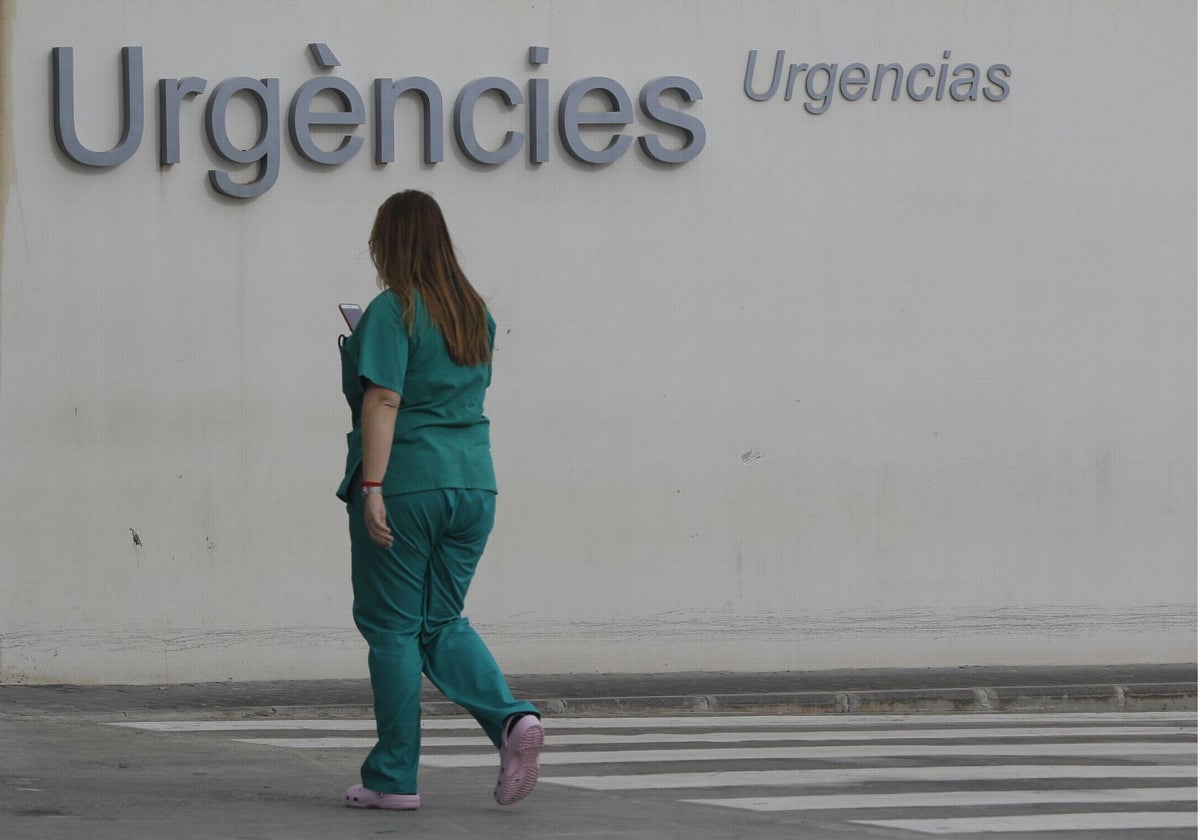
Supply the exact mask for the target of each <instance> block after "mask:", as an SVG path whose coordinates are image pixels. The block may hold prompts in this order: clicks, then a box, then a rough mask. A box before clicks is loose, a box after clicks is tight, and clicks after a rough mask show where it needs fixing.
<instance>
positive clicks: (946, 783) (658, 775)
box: [0, 708, 1196, 840]
mask: <svg viewBox="0 0 1200 840" xmlns="http://www.w3.org/2000/svg"><path fill="white" fill-rule="evenodd" d="M546 722H547V748H546V751H545V752H544V753H543V776H542V783H541V784H540V785H539V787H538V789H537V790H536V791H535V792H534V794H533V795H532V796H531V797H530V798H529V799H528V800H526V801H524V802H522V803H520V804H518V805H516V806H514V807H512V808H501V807H499V806H497V805H496V804H495V803H494V802H493V801H492V798H491V790H492V786H493V784H494V781H495V772H496V758H495V751H494V750H493V749H492V748H491V746H490V745H489V744H488V743H487V742H486V741H485V740H483V739H482V737H481V736H480V735H479V733H478V730H477V729H476V728H475V727H474V725H473V723H472V722H470V721H468V720H464V719H462V718H456V717H450V716H441V717H431V718H428V719H427V720H426V725H427V727H426V732H425V733H424V738H425V750H424V754H423V765H424V767H423V770H422V777H421V795H422V799H423V804H422V808H421V810H420V811H417V812H411V813H393V812H362V811H352V810H348V809H346V808H344V807H343V806H342V802H341V795H342V791H343V790H344V789H345V788H346V787H347V786H348V785H350V784H352V783H354V782H356V781H357V766H358V763H359V761H361V759H362V757H363V755H365V753H366V751H367V749H369V746H370V744H371V742H372V729H371V727H372V724H371V722H370V721H368V720H363V719H362V718H361V717H352V716H342V717H322V718H319V719H311V720H305V719H301V718H292V717H288V718H259V719H252V718H246V717H230V716H227V715H220V714H210V715H196V714H190V715H180V716H177V717H175V718H171V717H169V716H167V717H164V716H163V715H162V714H158V715H148V716H144V717H143V718H139V717H138V716H136V715H134V716H132V717H126V718H123V719H117V718H114V717H113V716H111V715H109V716H105V718H104V719H101V718H97V717H90V718H89V717H86V716H82V715H75V714H36V715H33V714H25V713H22V714H14V713H11V712H5V711H4V710H3V709H2V708H0V745H3V746H2V749H0V836H3V837H4V838H6V840H67V839H68V838H70V840H83V838H87V840H110V839H111V840H132V839H134V838H147V840H148V839H149V838H154V840H160V838H163V837H170V838H172V840H200V838H204V840H213V838H228V840H258V838H264V840H265V838H272V839H273V840H274V839H276V838H278V839H279V840H309V839H310V838H312V839H313V840H315V839H316V838H321V840H327V838H335V837H336V838H339V839H340V838H360V837H361V838H377V837H388V836H393V835H395V836H414V837H422V838H429V840H440V838H463V837H480V838H489V840H490V838H506V837H514V838H516V837H520V838H647V840H650V838H653V840H663V838H675V837H679V838H682V837H687V838H689V840H706V838H713V840H716V838H721V840H732V838H754V839H755V840H763V839H764V838H800V837H802V838H805V840H834V838H838V839H839V840H845V839H846V838H897V839H898V838H909V840H912V838H930V837H936V836H941V837H968V838H969V837H978V836H980V835H981V833H982V832H993V833H987V834H985V835H983V836H987V837H996V838H1001V840H1003V839H1004V838H1008V839H1009V840H1016V839H1017V838H1020V840H1077V838H1087V840H1151V838H1153V840H1182V838H1189V840H1190V838H1194V837H1195V836H1196V714H1195V712H1194V711H1171V712H1162V713H1155V712H1135V713H1074V712H1073V713H1052V714H1046V713H1035V714H1001V715H987V714H978V713H974V714H969V715H936V714H934V715H871V716H865V715H864V716H859V715H806V716H788V715H776V716H769V715H727V716H719V715H716V714H711V715H690V716H681V717H670V716H656V717H646V716H637V717H634V716H626V717H602V718H601V717H595V718H583V717H571V716H555V717H550V718H547V721H546ZM995 832H998V833H995Z"/></svg>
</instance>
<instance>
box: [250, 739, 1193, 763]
mask: <svg viewBox="0 0 1200 840" xmlns="http://www.w3.org/2000/svg"><path fill="white" fill-rule="evenodd" d="M245 740H246V741H247V742H249V743H254V744H265V745H269V746H275V747H286V746H289V745H290V746H293V747H294V746H299V745H297V744H296V743H294V742H293V741H292V739H286V738H282V739H281V738H248V739H245ZM301 740H305V741H310V742H311V743H307V744H303V745H302V746H307V747H319V746H321V745H320V744H319V743H316V742H320V741H326V740H331V739H324V738H313V739H301ZM374 743H375V742H374V741H371V744H372V745H373V744H374ZM1195 754H1196V745H1195V744H1179V743H1163V742H1157V743H1155V742H1134V743H1124V742H1117V741H1114V742H1111V743H1107V744H1040V743H1039V744H994V745H993V744H962V745H956V746H943V745H941V744H938V745H926V744H921V745H886V744H884V745H880V746H843V747H750V748H746V749H733V748H720V749H684V750H589V751H586V752H570V751H563V752H556V751H553V750H548V751H544V752H543V753H542V757H541V763H542V766H543V767H545V766H548V765H554V764H631V763H637V764H644V763H647V762H664V761H806V760H811V759H841V758H932V757H972V758H981V757H985V756H986V757H995V758H1002V757H1006V756H1009V757H1018V758H1032V757H1035V756H1036V757H1041V758H1115V757H1118V756H1168V755H1187V756H1194V755H1195ZM494 762H495V757H494V756H491V755H436V754H435V755H428V756H421V763H422V764H424V765H426V766H429V767H447V768H450V767H486V766H489V765H491V764H493V763H494Z"/></svg>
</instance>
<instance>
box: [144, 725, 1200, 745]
mask: <svg viewBox="0 0 1200 840" xmlns="http://www.w3.org/2000/svg"><path fill="white" fill-rule="evenodd" d="M236 722H237V723H241V722H242V721H236ZM279 722H282V721H279ZM305 723H306V724H308V725H305V726H262V725H258V726H238V727H236V728H233V727H231V728H229V729H228V730H227V731H246V732H267V731H271V730H276V731H278V730H294V731H324V732H367V731H370V732H374V731H375V722H374V721H325V722H324V725H322V722H321V721H305ZM472 723H473V721H472ZM331 724H340V725H331ZM347 724H353V725H347ZM557 724H558V721H547V722H546V728H547V731H548V732H550V733H551V734H552V739H553V744H552V746H556V747H557V746H563V747H566V746H585V745H591V744H609V745H613V746H617V745H622V744H696V743H707V744H739V743H746V742H749V741H770V742H772V743H778V742H780V741H914V740H931V741H961V740H971V739H976V740H991V739H997V738H1119V737H1138V736H1145V735H1147V734H1150V735H1162V736H1168V735H1195V734H1196V730H1195V729H1192V728H1188V727H1184V726H1170V727H1168V726H1156V727H1146V726H1044V727H1037V726H1030V727H1000V728H993V729H872V730H865V731H858V730H855V731H847V730H844V729H839V730H834V731H828V732H822V731H817V730H811V729H809V730H805V731H802V732H797V731H786V730H773V731H767V732H759V731H745V732H690V733H682V732H648V733H640V734H637V735H625V734H608V733H591V734H586V735H564V734H555V730H557V729H558V728H559V727H558V726H557ZM122 725H124V726H133V725H132V724H122ZM135 728H139V729H141V728H146V727H142V726H136V727H135ZM157 731H160V732H192V731H205V730H193V729H158V730H157ZM215 731H219V730H215ZM434 731H436V730H434ZM239 740H248V741H249V742H250V743H271V742H270V741H267V740H260V739H255V740H250V739H239ZM280 740H282V739H280ZM330 740H336V739H330ZM345 740H346V742H347V743H345V744H343V746H347V747H359V746H362V739H353V738H350V739H345ZM475 742H478V743H479V744H490V743H491V742H490V741H488V739H487V737H486V736H485V735H484V734H483V733H482V731H480V730H479V727H478V725H476V726H475V727H474V731H468V732H467V733H466V734H464V735H459V736H452V737H446V738H437V737H425V738H423V739H422V743H424V744H425V746H439V747H454V746H460V745H468V744H471V743H475ZM281 745H283V746H286V745H285V744H281Z"/></svg>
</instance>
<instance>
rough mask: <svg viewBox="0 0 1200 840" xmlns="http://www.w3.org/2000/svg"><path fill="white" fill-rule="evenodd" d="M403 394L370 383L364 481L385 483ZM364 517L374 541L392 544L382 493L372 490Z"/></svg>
mask: <svg viewBox="0 0 1200 840" xmlns="http://www.w3.org/2000/svg"><path fill="white" fill-rule="evenodd" d="M399 411H400V395H399V394H398V393H396V392H395V391H392V390H390V389H388V388H381V387H380V386H378V385H376V384H374V383H369V384H368V385H367V390H366V392H365V393H364V394H363V403H362V447H363V466H362V477H363V481H372V482H382V481H383V477H384V475H385V474H386V473H387V465H388V458H389V457H390V456H391V454H392V440H393V438H394V437H395V433H396V415H397V413H399ZM364 509H365V510H364V514H363V515H364V518H365V520H366V525H367V533H368V534H370V536H371V540H372V541H373V542H374V543H375V544H376V545H378V546H380V547H382V548H389V547H390V546H391V544H392V539H393V538H392V529H391V528H389V527H388V524H387V508H386V507H385V506H384V503H383V495H382V494H380V493H369V494H367V498H366V499H365V502H364Z"/></svg>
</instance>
